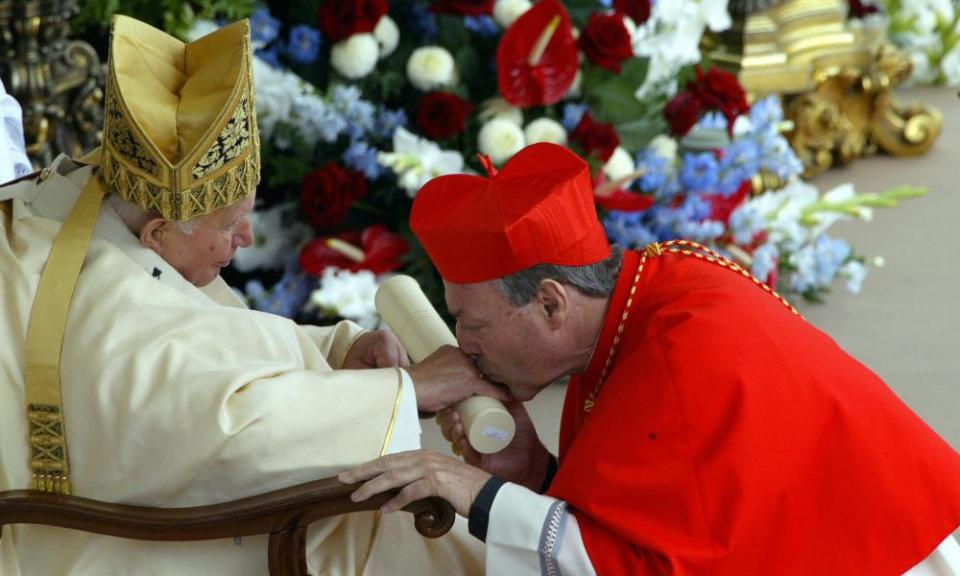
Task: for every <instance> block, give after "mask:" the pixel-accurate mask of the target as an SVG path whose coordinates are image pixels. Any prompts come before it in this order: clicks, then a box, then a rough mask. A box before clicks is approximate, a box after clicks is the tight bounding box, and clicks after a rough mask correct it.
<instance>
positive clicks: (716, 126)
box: [697, 111, 727, 130]
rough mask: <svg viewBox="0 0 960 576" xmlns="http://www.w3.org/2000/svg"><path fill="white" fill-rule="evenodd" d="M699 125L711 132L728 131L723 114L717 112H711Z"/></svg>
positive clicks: (701, 119) (705, 115) (704, 116)
mask: <svg viewBox="0 0 960 576" xmlns="http://www.w3.org/2000/svg"><path fill="white" fill-rule="evenodd" d="M697 125H698V126H700V127H701V128H706V129H709V130H726V129H727V119H726V118H725V117H724V116H723V114H721V113H719V112H717V111H710V112H707V113H706V114H704V115H703V117H702V118H700V121H699V122H697Z"/></svg>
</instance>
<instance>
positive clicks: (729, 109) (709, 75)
mask: <svg viewBox="0 0 960 576" xmlns="http://www.w3.org/2000/svg"><path fill="white" fill-rule="evenodd" d="M687 90H689V91H691V92H692V93H693V94H694V95H695V96H696V97H697V98H698V99H699V100H700V102H701V103H702V104H703V105H704V107H706V108H711V109H714V110H719V111H720V112H721V113H722V114H723V115H724V117H725V118H726V119H727V124H728V126H729V129H730V130H731V131H732V130H733V121H734V120H735V119H736V118H737V116H739V115H741V114H746V113H747V112H749V111H750V105H749V104H747V94H746V93H745V92H744V91H743V86H741V85H740V81H739V80H737V77H736V76H734V75H733V74H731V73H729V72H725V71H723V70H718V69H717V68H711V69H709V70H707V71H706V72H704V71H703V70H701V69H700V67H699V66H697V80H696V82H690V83H689V84H687Z"/></svg>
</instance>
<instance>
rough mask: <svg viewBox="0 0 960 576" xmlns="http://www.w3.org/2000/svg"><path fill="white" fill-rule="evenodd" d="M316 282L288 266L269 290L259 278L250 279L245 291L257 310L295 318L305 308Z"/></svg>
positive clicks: (251, 304) (314, 279)
mask: <svg viewBox="0 0 960 576" xmlns="http://www.w3.org/2000/svg"><path fill="white" fill-rule="evenodd" d="M316 284H317V280H316V278H312V277H310V276H308V275H306V274H304V273H303V272H300V271H297V270H294V269H293V267H292V266H288V269H287V271H286V272H285V273H284V275H283V277H282V278H281V279H280V281H279V282H277V283H276V284H274V285H273V286H272V287H271V288H270V289H269V290H266V289H264V286H263V283H262V282H260V281H259V280H250V281H249V282H247V285H246V286H245V290H244V291H245V292H246V294H247V298H248V300H249V302H250V306H251V307H252V308H254V309H255V310H260V311H261V312H269V313H271V314H277V315H280V316H284V317H286V318H294V317H295V316H297V315H298V314H299V313H300V311H301V310H303V306H304V305H305V304H306V303H307V299H308V298H309V297H310V292H311V291H312V290H313V289H314V287H315V286H316Z"/></svg>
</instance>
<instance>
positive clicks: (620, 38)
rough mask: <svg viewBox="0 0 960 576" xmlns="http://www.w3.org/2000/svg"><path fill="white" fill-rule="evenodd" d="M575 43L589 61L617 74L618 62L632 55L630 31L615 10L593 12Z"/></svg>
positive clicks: (618, 69)
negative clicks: (609, 12)
mask: <svg viewBox="0 0 960 576" xmlns="http://www.w3.org/2000/svg"><path fill="white" fill-rule="evenodd" d="M577 44H578V45H579V46H580V49H581V50H583V53H584V54H586V55H587V58H589V59H590V61H591V62H593V63H594V64H596V65H597V66H600V67H601V68H606V69H607V70H610V71H613V72H616V73H617V74H619V73H620V64H621V63H623V61H624V60H626V59H627V58H630V57H631V56H633V47H632V45H631V43H630V32H629V31H628V30H627V26H626V24H624V23H623V16H621V15H620V14H618V13H616V12H614V13H613V14H600V13H599V12H594V13H593V15H591V16H590V21H589V22H587V27H586V28H585V29H584V30H583V33H582V34H581V35H580V40H579V41H578V42H577Z"/></svg>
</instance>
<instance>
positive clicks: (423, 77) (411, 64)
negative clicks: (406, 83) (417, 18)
mask: <svg viewBox="0 0 960 576" xmlns="http://www.w3.org/2000/svg"><path fill="white" fill-rule="evenodd" d="M407 77H408V78H409V79H410V83H411V84H413V86H414V87H415V88H417V89H418V90H423V91H424V92H426V91H428V90H433V89H435V88H440V87H442V86H451V85H453V84H455V83H456V81H457V67H456V63H455V62H454V61H453V56H451V55H450V52H448V51H447V49H446V48H442V47H440V46H424V47H423V48H417V49H416V50H414V51H413V54H411V55H410V59H409V60H407Z"/></svg>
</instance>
